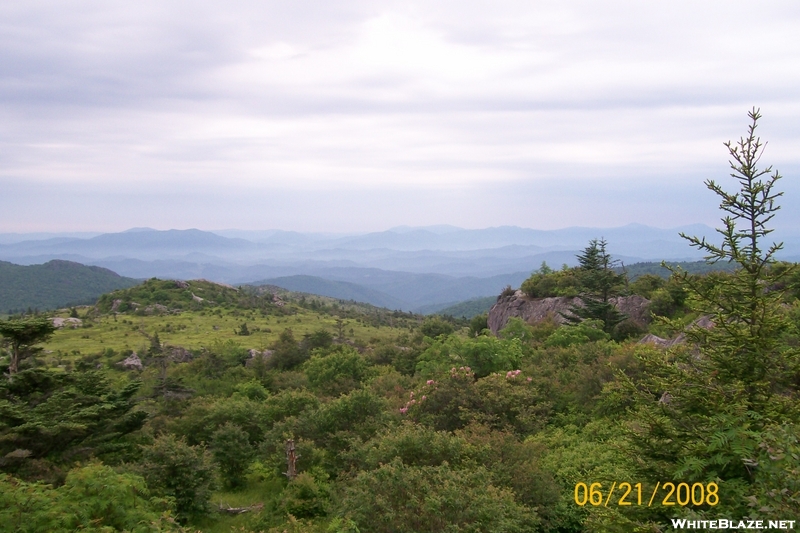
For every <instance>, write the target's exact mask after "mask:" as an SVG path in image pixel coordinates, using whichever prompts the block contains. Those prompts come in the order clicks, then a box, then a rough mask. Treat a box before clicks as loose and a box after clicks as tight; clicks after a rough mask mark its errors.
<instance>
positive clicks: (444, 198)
mask: <svg viewBox="0 0 800 533" xmlns="http://www.w3.org/2000/svg"><path fill="white" fill-rule="evenodd" d="M798 35H800V6H798V3H797V0H786V1H769V0H764V1H761V2H752V1H738V0H726V1H708V0H706V1H703V2H697V1H692V2H684V1H675V0H673V1H670V2H658V3H656V2H642V1H641V0H630V1H627V0H626V1H609V0H606V1H604V2H597V1H586V2H577V1H562V2H552V1H549V2H541V1H531V0H525V1H520V2H512V1H505V2H499V3H498V2H496V1H495V2H474V1H468V0H458V1H452V2H446V1H439V2H414V1H409V0H404V1H402V2H380V1H375V0H370V1H363V2H359V1H346V0H345V1H340V2H330V1H321V0H315V1H312V0H305V1H304V0H292V1H288V0H287V1H283V2H269V1H253V2H236V1H230V0H229V1H227V2H224V3H223V2H203V1H197V0H193V1H184V2H169V1H165V0H158V1H152V2H151V1H145V0H137V1H135V2H131V1H130V0H128V1H126V2H114V1H104V2H96V1H91V2H90V1H85V2H81V1H65V0H59V1H54V2H47V1H34V0H30V1H29V0H24V1H23V0H11V1H5V2H2V3H0V187H2V192H1V193H0V232H28V231H119V230H124V229H127V228H130V227H134V226H149V227H154V228H157V229H169V228H178V229H184V228H191V227H196V228H200V229H224V228H241V229H269V228H278V229H287V230H300V231H375V230H383V229H387V228H389V227H392V226H396V225H403V224H404V225H412V226H421V225H429V224H453V225H457V226H462V227H468V228H480V227H487V226H499V225H518V226H524V227H531V228H541V229H552V228H562V227H567V226H577V225H583V226H599V227H611V226H619V225H624V224H628V223H631V222H637V223H642V224H648V225H652V226H658V227H674V226H677V225H681V224H687V223H694V222H704V223H708V224H711V225H718V224H716V222H717V220H718V218H719V212H718V211H717V205H718V201H717V199H716V198H715V197H714V196H713V194H712V193H710V192H708V191H707V190H706V189H705V188H704V186H703V180H704V179H706V178H713V179H717V180H719V181H722V182H723V184H725V185H727V186H728V188H731V189H734V188H735V185H734V183H733V182H732V180H731V179H730V178H727V174H728V168H727V153H726V149H725V148H724V146H723V145H722V143H723V142H724V141H726V140H729V139H735V138H738V137H739V136H740V135H742V134H743V133H744V132H745V127H746V125H747V122H748V120H747V115H746V114H747V111H748V110H749V109H750V108H751V107H753V106H757V107H760V108H761V110H762V113H763V115H764V118H763V119H762V121H761V126H760V128H759V131H760V133H761V135H762V137H763V138H764V139H765V140H768V141H769V145H768V147H767V152H766V154H765V156H764V158H763V159H762V161H763V162H764V163H766V164H772V165H773V166H775V167H776V168H777V169H779V170H780V171H781V173H782V174H783V175H784V176H785V179H784V180H783V181H782V182H781V189H782V190H784V191H785V192H786V196H785V198H784V199H783V200H782V202H781V203H782V205H783V206H784V209H783V211H782V212H781V213H780V215H779V216H778V218H776V220H775V223H776V225H778V226H783V227H787V228H789V227H800V184H798V177H799V176H798V174H799V172H800V120H799V119H800V37H798Z"/></svg>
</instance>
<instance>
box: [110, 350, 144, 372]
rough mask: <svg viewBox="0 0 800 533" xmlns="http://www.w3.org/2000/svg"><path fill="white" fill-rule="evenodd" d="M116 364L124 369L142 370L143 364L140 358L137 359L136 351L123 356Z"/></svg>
mask: <svg viewBox="0 0 800 533" xmlns="http://www.w3.org/2000/svg"><path fill="white" fill-rule="evenodd" d="M117 365H119V366H121V367H122V368H124V369H125V370H143V369H144V365H142V360H141V359H139V356H138V355H137V354H136V352H133V353H132V354H130V355H129V356H128V357H126V358H125V360H124V361H120V362H119V363H117Z"/></svg>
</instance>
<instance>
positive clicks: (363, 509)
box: [341, 458, 539, 533]
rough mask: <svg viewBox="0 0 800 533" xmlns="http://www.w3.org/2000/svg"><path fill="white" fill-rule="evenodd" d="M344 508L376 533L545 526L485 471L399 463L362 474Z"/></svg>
mask: <svg viewBox="0 0 800 533" xmlns="http://www.w3.org/2000/svg"><path fill="white" fill-rule="evenodd" d="M341 507H342V509H341V510H342V511H343V514H345V515H346V516H349V517H351V518H352V520H353V521H354V522H355V523H356V524H357V526H358V527H359V529H361V530H362V531H370V532H371V533H428V532H430V533H433V532H436V533H439V532H442V531H447V532H452V533H461V532H464V533H466V532H470V533H472V532H474V533H478V532H483V533H500V532H503V533H523V532H524V533H529V532H531V531H534V530H536V528H537V526H538V522H539V519H538V516H537V515H536V513H535V512H534V511H533V510H532V509H530V508H528V507H526V506H524V505H522V504H520V503H518V502H517V501H516V500H515V499H514V494H513V492H512V491H511V490H509V489H504V488H499V487H496V486H495V485H493V484H492V480H491V476H490V474H489V472H487V470H486V469H485V468H483V467H473V468H470V469H464V470H456V469H453V468H452V467H451V466H450V465H449V464H447V463H443V464H441V465H439V466H407V465H405V464H403V462H402V461H400V459H398V458H396V459H394V460H393V461H392V462H391V463H389V464H384V465H381V466H380V467H379V468H377V469H375V470H371V471H367V472H361V473H359V474H358V475H357V476H356V478H355V479H354V480H353V481H352V482H351V483H350V485H349V487H347V489H346V491H345V496H344V498H343V499H342V502H341Z"/></svg>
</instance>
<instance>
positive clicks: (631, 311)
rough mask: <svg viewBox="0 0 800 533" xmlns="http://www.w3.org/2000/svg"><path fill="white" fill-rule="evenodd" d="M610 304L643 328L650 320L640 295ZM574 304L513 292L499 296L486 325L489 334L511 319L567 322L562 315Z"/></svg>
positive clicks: (575, 302)
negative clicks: (489, 331)
mask: <svg viewBox="0 0 800 533" xmlns="http://www.w3.org/2000/svg"><path fill="white" fill-rule="evenodd" d="M611 301H612V302H613V303H614V305H616V307H617V309H619V310H620V311H621V312H623V313H625V314H626V315H628V317H629V318H630V319H631V320H633V321H634V322H636V323H637V324H640V325H644V324H646V323H647V322H649V320H650V315H649V312H648V310H647V305H648V304H649V303H650V300H648V299H647V298H644V297H642V296H639V295H632V296H620V297H617V298H612V299H611ZM573 305H576V306H580V305H582V302H581V300H580V298H569V297H566V296H556V297H552V298H531V297H529V296H527V295H525V294H524V293H523V292H522V291H516V292H515V293H514V294H512V295H509V296H500V297H499V298H498V299H497V303H496V304H494V305H493V306H492V308H491V309H490V310H489V317H488V325H489V329H490V330H491V332H492V333H494V334H495V335H497V332H498V331H500V330H501V329H503V328H504V327H505V325H506V324H507V323H508V320H509V319H510V318H512V317H519V318H521V319H522V320H524V321H525V322H527V323H529V324H536V323H537V322H542V321H544V320H548V319H550V320H554V321H555V322H556V323H558V324H562V323H564V322H565V321H566V319H565V318H564V317H563V315H562V313H563V314H569V309H570V307H572V306H573Z"/></svg>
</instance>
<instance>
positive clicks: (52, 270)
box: [0, 260, 139, 313]
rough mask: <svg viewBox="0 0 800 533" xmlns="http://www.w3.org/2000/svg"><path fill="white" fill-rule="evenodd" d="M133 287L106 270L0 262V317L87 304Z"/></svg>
mask: <svg viewBox="0 0 800 533" xmlns="http://www.w3.org/2000/svg"><path fill="white" fill-rule="evenodd" d="M137 283H139V282H138V281H137V280H135V279H132V278H125V277H122V276H120V275H118V274H116V273H114V272H112V271H110V270H108V269H105V268H100V267H92V266H85V265H81V264H79V263H73V262H71V261H61V260H53V261H48V262H47V263H44V264H43V265H29V266H22V265H15V264H12V263H7V262H5V261H0V313H15V312H19V311H24V310H26V309H29V308H31V309H41V310H45V309H57V308H59V307H64V306H66V305H77V304H88V303H92V302H94V300H96V299H97V297H98V296H100V295H101V294H103V293H106V292H109V291H112V290H114V289H120V288H125V287H132V286H133V285H136V284H137Z"/></svg>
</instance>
